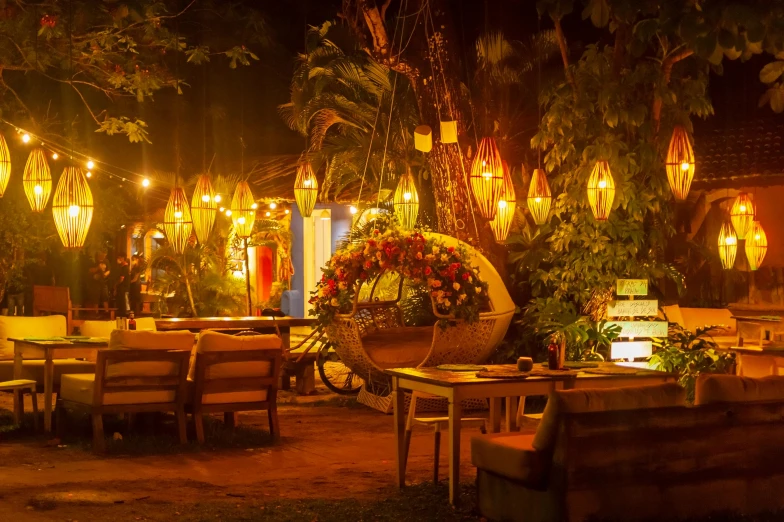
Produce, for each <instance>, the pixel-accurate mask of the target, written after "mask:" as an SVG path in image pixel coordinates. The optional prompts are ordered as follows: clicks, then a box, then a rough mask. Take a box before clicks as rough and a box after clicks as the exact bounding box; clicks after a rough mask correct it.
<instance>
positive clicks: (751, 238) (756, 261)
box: [746, 221, 768, 270]
mask: <svg viewBox="0 0 784 522" xmlns="http://www.w3.org/2000/svg"><path fill="white" fill-rule="evenodd" d="M767 253H768V236H767V235H766V234H765V231H764V230H763V229H762V225H760V222H759V221H755V222H754V223H753V224H752V225H751V230H749V232H748V234H747V235H746V258H747V259H748V260H749V268H751V269H752V270H757V269H758V268H759V267H760V266H761V265H762V261H763V260H764V259H765V254H767Z"/></svg>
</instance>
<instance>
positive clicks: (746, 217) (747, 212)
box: [730, 192, 755, 239]
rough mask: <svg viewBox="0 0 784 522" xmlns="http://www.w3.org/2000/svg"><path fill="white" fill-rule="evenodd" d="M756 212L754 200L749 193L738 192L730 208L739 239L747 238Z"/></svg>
mask: <svg viewBox="0 0 784 522" xmlns="http://www.w3.org/2000/svg"><path fill="white" fill-rule="evenodd" d="M754 214H755V212H754V202H752V201H751V198H750V197H749V195H748V194H747V193H745V192H741V193H740V194H738V197H737V198H735V202H734V203H733V204H732V210H730V219H731V220H732V226H733V227H735V233H736V234H738V239H746V234H747V233H748V231H749V230H750V229H751V226H752V225H753V224H754Z"/></svg>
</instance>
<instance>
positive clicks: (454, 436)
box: [449, 388, 462, 505]
mask: <svg viewBox="0 0 784 522" xmlns="http://www.w3.org/2000/svg"><path fill="white" fill-rule="evenodd" d="M461 417H462V412H461V411H460V396H459V394H458V393H457V390H455V389H454V388H453V389H452V394H451V396H450V397H449V502H450V503H451V504H452V505H457V504H458V503H460V419H461Z"/></svg>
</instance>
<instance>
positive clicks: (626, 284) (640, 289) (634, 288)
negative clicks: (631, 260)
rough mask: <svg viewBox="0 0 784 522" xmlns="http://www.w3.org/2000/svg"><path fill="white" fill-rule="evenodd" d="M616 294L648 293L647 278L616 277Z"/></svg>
mask: <svg viewBox="0 0 784 522" xmlns="http://www.w3.org/2000/svg"><path fill="white" fill-rule="evenodd" d="M615 293H616V294H617V295H648V280H647V279H618V280H616V281H615Z"/></svg>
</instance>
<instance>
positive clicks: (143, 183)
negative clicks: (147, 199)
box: [142, 178, 150, 188]
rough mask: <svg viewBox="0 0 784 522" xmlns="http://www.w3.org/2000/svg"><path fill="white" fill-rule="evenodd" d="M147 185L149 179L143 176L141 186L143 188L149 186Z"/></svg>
mask: <svg viewBox="0 0 784 522" xmlns="http://www.w3.org/2000/svg"><path fill="white" fill-rule="evenodd" d="M149 186H150V180H149V179H147V178H144V179H143V180H142V187H144V188H147V187H149Z"/></svg>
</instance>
